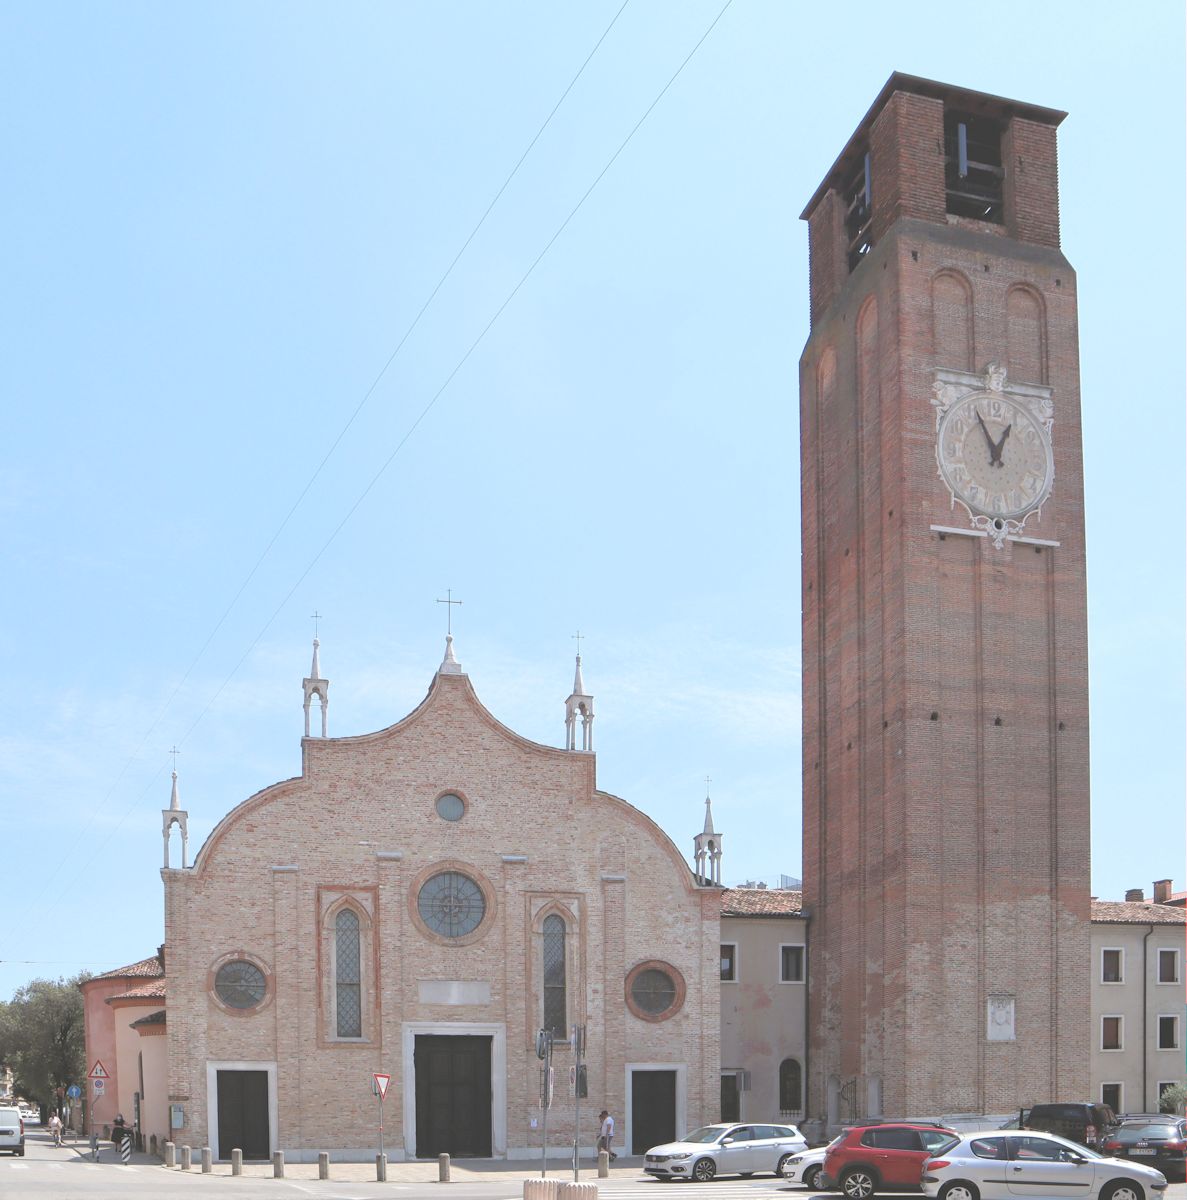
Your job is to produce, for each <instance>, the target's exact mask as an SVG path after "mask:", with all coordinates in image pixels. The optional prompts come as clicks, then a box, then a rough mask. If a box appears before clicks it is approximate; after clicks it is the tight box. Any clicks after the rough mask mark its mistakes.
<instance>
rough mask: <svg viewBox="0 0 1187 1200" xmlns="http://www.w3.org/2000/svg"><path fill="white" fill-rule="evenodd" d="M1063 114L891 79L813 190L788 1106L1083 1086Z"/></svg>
mask: <svg viewBox="0 0 1187 1200" xmlns="http://www.w3.org/2000/svg"><path fill="white" fill-rule="evenodd" d="M1065 115H1066V114H1064V113H1062V112H1056V111H1053V110H1051V109H1047V108H1038V107H1036V106H1034V105H1030V104H1022V103H1018V102H1015V101H1012V100H1004V99H1002V98H1000V97H997V96H989V95H983V94H981V93H978V92H971V91H967V90H964V89H962V88H957V87H950V86H947V85H945V84H940V83H935V82H932V81H930V80H925V79H918V78H915V77H912V76H909V75H901V74H895V75H892V76H891V78H890V80H889V81H888V82H887V84H886V86H885V87H884V88H883V89H882V91H881V93H880V94H879V96H878V98H877V100H875V102H874V104H873V107H872V108H871V109H870V110H869V112H868V113H867V114H866V116H865V118H864V119H863V120H862V122H861V124H860V126H859V127H858V129H857V132H856V133H855V134H854V135H853V137H852V138H851V139H850V141H849V143H848V145H847V146H846V147H845V149H844V150H843V151H842V153H841V156H840V157H839V158H838V159H837V161H836V163H835V164H834V166H833V167H832V169H831V170H830V171H829V173H828V175H827V176H826V178H825V180H824V182H823V183H822V184H821V185H820V187H819V188H818V189H817V191H816V194H815V195H814V196H813V197H812V199H811V201H810V202H809V204H808V206H807V208H806V209H805V210H804V213H803V217H804V219H806V220H807V221H808V223H809V244H810V261H811V315H812V332H811V336H810V337H809V338H808V343H807V345H806V347H805V348H804V353H803V357H802V358H801V360H800V446H801V466H802V493H803V494H802V502H803V517H802V524H803V527H802V536H803V647H804V680H803V697H804V700H803V702H804V831H803V836H804V904H805V907H806V908H807V909H808V910H809V911H810V913H811V919H812V969H811V973H810V989H811V990H810V1000H809V1003H810V1015H809V1028H810V1030H811V1031H812V1032H811V1056H810V1064H811V1072H810V1085H809V1086H810V1095H809V1110H810V1112H811V1113H812V1114H813V1115H816V1116H823V1117H826V1118H827V1119H828V1120H829V1121H830V1122H836V1121H839V1120H840V1121H845V1120H854V1119H859V1118H863V1117H870V1116H878V1115H885V1116H899V1117H905V1116H935V1115H939V1114H942V1113H958V1112H967V1113H981V1114H987V1113H1006V1112H1010V1111H1011V1110H1013V1109H1016V1108H1017V1107H1018V1105H1019V1104H1030V1103H1033V1102H1037V1101H1040V1100H1045V1099H1051V1100H1058V1099H1065V1098H1066V1099H1072V1098H1087V1096H1088V1071H1087V1062H1088V1049H1089V1029H1088V1013H1089V1009H1088V973H1089V964H1088V929H1089V925H1088V915H1089V914H1088V901H1089V894H1088V889H1089V824H1088V822H1089V811H1088V664H1087V639H1086V615H1085V607H1086V605H1085V573H1084V505H1083V499H1084V497H1083V477H1082V464H1081V450H1080V388H1079V374H1078V365H1077V333H1076V277H1075V274H1074V272H1073V271H1072V269H1071V267H1070V266H1069V265H1068V262H1067V260H1066V259H1065V258H1064V257H1063V254H1062V253H1061V252H1060V248H1059V194H1058V184H1057V169H1056V146H1055V138H1056V128H1057V126H1058V125H1059V123H1060V122H1061V121H1062V120H1063V118H1064V116H1065Z"/></svg>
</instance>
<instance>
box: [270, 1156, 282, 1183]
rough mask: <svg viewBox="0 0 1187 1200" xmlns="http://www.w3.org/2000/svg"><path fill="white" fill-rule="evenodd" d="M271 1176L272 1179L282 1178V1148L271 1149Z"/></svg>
mask: <svg viewBox="0 0 1187 1200" xmlns="http://www.w3.org/2000/svg"><path fill="white" fill-rule="evenodd" d="M272 1178H273V1179H283V1178H284V1151H283V1150H273V1151H272Z"/></svg>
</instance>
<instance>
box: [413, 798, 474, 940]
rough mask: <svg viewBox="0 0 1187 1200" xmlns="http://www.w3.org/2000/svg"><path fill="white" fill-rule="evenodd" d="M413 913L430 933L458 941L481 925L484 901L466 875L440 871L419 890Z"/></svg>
mask: <svg viewBox="0 0 1187 1200" xmlns="http://www.w3.org/2000/svg"><path fill="white" fill-rule="evenodd" d="M442 799H444V797H442ZM455 799H456V797H455ZM416 911H417V913H419V915H420V919H421V920H422V921H423V922H424V923H425V924H426V925H427V926H428V927H429V928H430V929H431V930H432V931H433V932H434V933H438V934H440V935H441V936H442V937H447V938H460V937H465V936H466V934H468V933H473V932H474V930H475V929H477V928H478V926H479V925H481V924H482V918H483V917H484V916H485V915H486V898H485V897H484V896H483V894H482V889H481V888H480V887H479V886H478V884H476V883H475V882H474V880H473V879H471V878H470V877H469V876H468V875H463V874H462V873H461V872H460V871H442V872H441V873H440V874H439V875H434V876H433V877H432V878H431V879H429V880H428V881H427V882H426V883H425V885H424V886H423V887H422V888H421V889H420V892H419V893H418V894H417V897H416Z"/></svg>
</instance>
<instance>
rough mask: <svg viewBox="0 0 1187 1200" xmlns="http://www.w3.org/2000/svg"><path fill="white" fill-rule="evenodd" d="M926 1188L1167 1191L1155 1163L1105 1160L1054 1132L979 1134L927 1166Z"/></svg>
mask: <svg viewBox="0 0 1187 1200" xmlns="http://www.w3.org/2000/svg"><path fill="white" fill-rule="evenodd" d="M923 1190H924V1192H925V1193H926V1194H927V1195H928V1196H935V1197H938V1198H939V1200H1013V1198H1014V1197H1022V1196H1030V1197H1043V1198H1044V1200H1046V1198H1047V1197H1051V1196H1059V1197H1060V1198H1061V1200H1063V1198H1064V1197H1067V1198H1068V1200H1075V1198H1077V1197H1091V1198H1092V1200H1147V1196H1148V1195H1153V1196H1155V1197H1160V1196H1161V1195H1162V1193H1163V1192H1164V1191H1165V1190H1166V1176H1165V1175H1163V1174H1162V1172H1161V1171H1156V1170H1154V1168H1153V1167H1145V1166H1142V1165H1140V1164H1139V1163H1131V1162H1126V1161H1125V1160H1124V1159H1120V1158H1104V1157H1103V1156H1102V1155H1100V1154H1097V1153H1096V1151H1095V1150H1089V1149H1087V1148H1086V1147H1085V1146H1080V1145H1077V1144H1076V1143H1075V1142H1069V1141H1068V1140H1067V1138H1061V1137H1059V1136H1057V1135H1056V1134H1054V1133H1039V1132H1037V1131H1033V1130H1020V1131H1019V1132H1018V1133H1002V1132H1000V1131H998V1130H993V1131H992V1132H988V1133H974V1134H970V1135H968V1136H967V1137H962V1138H961V1139H960V1141H958V1142H955V1143H954V1144H953V1145H952V1146H950V1147H949V1148H948V1149H946V1150H941V1151H940V1152H939V1153H938V1154H936V1155H934V1156H933V1157H932V1158H929V1159H927V1160H926V1161H925V1162H924V1164H923Z"/></svg>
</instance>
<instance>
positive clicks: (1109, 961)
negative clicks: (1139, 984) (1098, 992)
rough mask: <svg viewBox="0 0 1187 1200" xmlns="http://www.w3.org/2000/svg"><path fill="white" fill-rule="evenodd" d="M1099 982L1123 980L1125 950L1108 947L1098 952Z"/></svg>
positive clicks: (1121, 981)
mask: <svg viewBox="0 0 1187 1200" xmlns="http://www.w3.org/2000/svg"><path fill="white" fill-rule="evenodd" d="M1100 981H1101V983H1124V982H1125V951H1124V950H1116V949H1113V948H1109V949H1106V950H1102V951H1101V952H1100Z"/></svg>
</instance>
